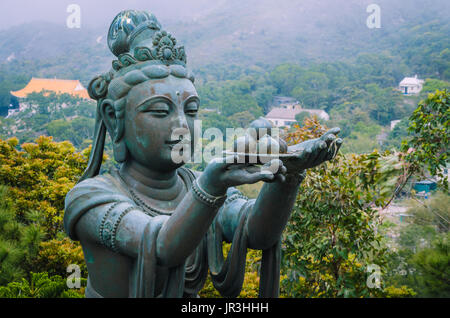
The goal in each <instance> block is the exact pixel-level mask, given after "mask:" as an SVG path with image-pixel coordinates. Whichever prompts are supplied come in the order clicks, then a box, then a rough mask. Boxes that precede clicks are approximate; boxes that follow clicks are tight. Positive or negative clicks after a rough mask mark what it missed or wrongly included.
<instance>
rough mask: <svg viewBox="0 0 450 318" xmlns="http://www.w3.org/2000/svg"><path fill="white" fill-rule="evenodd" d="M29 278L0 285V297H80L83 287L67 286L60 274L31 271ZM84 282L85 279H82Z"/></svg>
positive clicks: (84, 282)
mask: <svg viewBox="0 0 450 318" xmlns="http://www.w3.org/2000/svg"><path fill="white" fill-rule="evenodd" d="M30 274H31V277H30V279H29V280H27V279H24V278H23V279H22V280H21V281H20V282H12V283H9V284H8V285H6V286H2V287H0V297H1V298H82V297H83V294H84V290H83V289H79V290H73V289H69V288H68V287H67V284H66V281H65V280H64V279H63V278H61V277H60V276H57V275H55V276H52V277H48V273H33V272H31V273H30ZM82 283H83V284H86V280H85V279H84V280H82Z"/></svg>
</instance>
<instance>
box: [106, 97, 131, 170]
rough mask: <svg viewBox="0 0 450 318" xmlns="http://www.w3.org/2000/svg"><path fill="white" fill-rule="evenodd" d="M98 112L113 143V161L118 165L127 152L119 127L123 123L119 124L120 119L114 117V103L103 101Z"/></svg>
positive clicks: (121, 130)
mask: <svg viewBox="0 0 450 318" xmlns="http://www.w3.org/2000/svg"><path fill="white" fill-rule="evenodd" d="M100 112H101V114H102V118H103V122H104V123H105V126H106V129H107V130H108V132H109V135H110V136H111V139H112V141H113V150H114V159H115V160H116V161H117V162H119V163H122V162H125V160H126V159H127V154H128V151H127V147H126V145H125V141H124V140H123V138H122V137H123V136H122V135H123V129H121V127H122V126H123V123H122V122H120V120H121V119H118V118H117V117H116V109H115V107H114V101H112V100H110V99H105V100H104V101H103V102H102V104H101V106H100Z"/></svg>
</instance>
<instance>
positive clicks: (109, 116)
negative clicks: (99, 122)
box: [100, 99, 117, 140]
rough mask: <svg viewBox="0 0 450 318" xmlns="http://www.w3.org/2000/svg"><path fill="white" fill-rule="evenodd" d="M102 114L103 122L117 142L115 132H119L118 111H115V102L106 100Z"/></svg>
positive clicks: (102, 106)
mask: <svg viewBox="0 0 450 318" xmlns="http://www.w3.org/2000/svg"><path fill="white" fill-rule="evenodd" d="M100 113H101V114H102V119H103V122H104V123H105V126H106V129H107V130H108V132H109V135H110V136H111V138H112V139H113V140H115V138H116V136H115V132H116V131H117V118H116V110H115V109H114V102H113V101H112V100H110V99H105V100H104V101H103V102H102V104H101V105H100Z"/></svg>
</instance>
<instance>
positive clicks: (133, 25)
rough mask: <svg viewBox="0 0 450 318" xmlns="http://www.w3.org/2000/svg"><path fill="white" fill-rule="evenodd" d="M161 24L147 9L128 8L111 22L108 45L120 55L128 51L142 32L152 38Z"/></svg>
mask: <svg viewBox="0 0 450 318" xmlns="http://www.w3.org/2000/svg"><path fill="white" fill-rule="evenodd" d="M160 29H161V24H160V23H159V22H158V20H157V19H156V17H155V16H154V15H153V14H151V13H148V12H145V11H136V10H126V11H122V12H120V13H119V14H118V15H117V16H116V17H115V18H114V20H113V22H112V23H111V26H110V27H109V32H108V46H109V49H110V50H111V52H112V53H113V54H114V55H115V56H117V57H119V55H121V54H124V53H128V52H129V51H130V48H131V46H132V44H133V42H134V41H135V40H136V39H137V38H138V37H139V36H140V35H141V34H142V33H148V34H144V37H145V38H149V37H150V38H151V37H152V36H153V34H154V33H155V32H156V31H159V30H160Z"/></svg>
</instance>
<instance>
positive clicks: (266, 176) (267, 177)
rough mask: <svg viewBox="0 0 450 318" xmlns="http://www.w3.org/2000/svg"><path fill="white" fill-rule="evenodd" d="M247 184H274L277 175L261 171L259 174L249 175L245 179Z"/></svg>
mask: <svg viewBox="0 0 450 318" xmlns="http://www.w3.org/2000/svg"><path fill="white" fill-rule="evenodd" d="M244 180H245V184H254V183H257V182H261V181H263V182H273V181H275V175H274V174H273V173H272V172H270V171H268V170H261V171H260V172H258V173H252V174H249V175H248V176H246V177H245V178H244Z"/></svg>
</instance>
